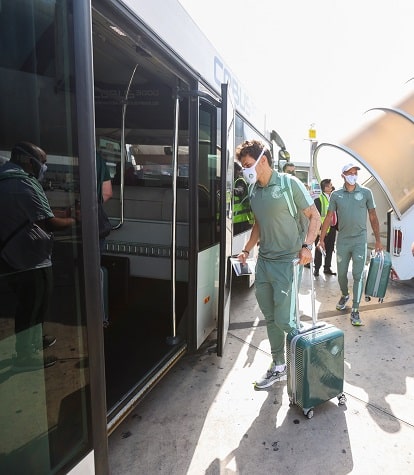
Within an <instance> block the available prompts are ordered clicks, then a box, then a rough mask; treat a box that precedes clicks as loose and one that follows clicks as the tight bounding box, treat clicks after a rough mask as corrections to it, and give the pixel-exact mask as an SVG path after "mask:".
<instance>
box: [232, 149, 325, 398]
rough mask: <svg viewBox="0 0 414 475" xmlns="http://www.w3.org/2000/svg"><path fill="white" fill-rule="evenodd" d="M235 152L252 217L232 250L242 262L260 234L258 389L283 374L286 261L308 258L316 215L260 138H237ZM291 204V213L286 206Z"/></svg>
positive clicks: (290, 311)
mask: <svg viewBox="0 0 414 475" xmlns="http://www.w3.org/2000/svg"><path fill="white" fill-rule="evenodd" d="M236 156H237V159H238V160H239V161H240V162H241V164H242V166H243V169H244V170H243V174H244V177H245V179H246V181H247V182H248V184H249V186H250V188H249V195H250V204H251V208H252V210H253V213H254V218H255V222H254V225H253V228H252V231H251V234H250V237H249V240H248V241H247V243H246V245H245V247H244V249H243V250H242V252H241V253H240V254H239V256H238V257H239V259H240V260H241V261H242V262H245V260H246V259H247V257H248V255H249V253H250V252H251V250H252V249H253V247H254V246H255V245H256V244H257V242H258V241H259V240H260V247H259V257H258V260H257V265H256V279H255V286H256V298H257V302H258V304H259V307H260V310H261V311H262V313H263V315H264V317H265V320H266V328H267V334H268V338H269V343H270V348H271V353H272V363H271V365H270V367H269V369H268V370H267V372H266V373H265V374H264V375H263V376H262V377H261V379H259V380H257V381H256V382H255V387H256V388H258V389H262V388H266V387H269V386H271V385H272V384H273V383H275V382H276V381H277V380H278V379H280V377H281V376H282V375H284V374H286V364H285V333H288V332H290V331H291V330H293V329H294V328H295V315H296V313H295V312H296V295H295V291H294V290H295V289H294V288H293V285H292V284H293V280H294V279H293V264H292V261H293V259H295V258H299V264H300V265H304V264H307V263H309V262H310V261H311V260H312V252H311V249H312V243H313V242H314V241H315V238H316V235H317V232H318V229H319V227H320V216H319V213H318V210H317V209H316V206H315V204H314V202H313V200H312V198H311V196H310V195H309V193H308V191H307V190H306V188H305V186H304V185H303V184H302V183H301V182H300V180H298V179H297V178H295V177H293V176H291V175H288V174H285V173H279V172H277V171H276V170H274V169H273V167H272V157H271V155H270V152H269V151H268V150H267V149H266V147H265V146H264V145H263V144H262V143H261V142H259V141H257V140H251V141H246V142H243V143H242V144H241V145H240V146H239V147H238V148H237V151H236ZM289 183H290V186H289ZM288 199H289V200H290V201H289V203H288ZM292 205H294V208H295V209H296V213H294V212H292V211H291V210H292V207H293V206H292ZM302 213H303V215H305V216H306V218H308V219H309V225H308V228H307V230H305V232H304V233H303V232H302V227H301V225H300V215H301V214H302Z"/></svg>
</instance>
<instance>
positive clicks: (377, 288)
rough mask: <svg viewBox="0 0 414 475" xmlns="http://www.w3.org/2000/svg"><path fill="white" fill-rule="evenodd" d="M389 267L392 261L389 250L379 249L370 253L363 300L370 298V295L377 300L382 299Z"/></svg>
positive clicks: (380, 300) (389, 272)
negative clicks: (379, 250)
mask: <svg viewBox="0 0 414 475" xmlns="http://www.w3.org/2000/svg"><path fill="white" fill-rule="evenodd" d="M391 268H392V261H391V255H390V253H389V252H386V251H381V252H373V253H372V254H371V259H370V261H369V267H368V276H367V280H366V283H365V300H366V301H367V302H369V301H370V300H371V297H376V298H378V301H379V302H382V301H383V300H384V297H385V293H386V291H387V286H388V281H389V278H390V274H391Z"/></svg>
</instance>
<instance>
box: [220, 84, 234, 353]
mask: <svg viewBox="0 0 414 475" xmlns="http://www.w3.org/2000/svg"><path fill="white" fill-rule="evenodd" d="M221 90H222V111H221V150H222V153H221V183H220V185H221V186H220V196H221V197H222V199H221V200H220V234H221V236H220V272H219V276H220V278H219V311H218V324H217V355H218V356H222V355H223V349H224V344H225V341H226V337H227V330H228V327H229V320H230V292H231V276H232V268H231V262H230V257H231V254H232V239H233V236H232V234H233V233H232V226H233V209H232V207H233V206H232V203H233V195H232V193H233V166H234V140H235V138H234V137H235V130H234V127H235V112H234V107H233V103H232V100H231V96H230V91H229V88H228V84H222V86H221Z"/></svg>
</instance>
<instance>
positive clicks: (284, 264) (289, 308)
mask: <svg viewBox="0 0 414 475" xmlns="http://www.w3.org/2000/svg"><path fill="white" fill-rule="evenodd" d="M292 259H293V257H292ZM292 259H290V260H289V259H288V260H274V261H269V260H264V259H262V258H260V257H259V259H258V261H257V265H256V279H255V288H256V299H257V303H258V304H259V307H260V310H261V311H262V313H263V315H264V318H265V320H266V327H267V335H268V338H269V343H270V349H271V352H272V357H273V361H274V362H275V363H276V364H277V365H282V364H284V363H285V334H286V333H289V332H290V331H291V330H293V329H295V328H296V294H295V289H294V285H293V264H292ZM302 269H303V266H299V282H300V277H301V274H302Z"/></svg>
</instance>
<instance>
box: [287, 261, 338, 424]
mask: <svg viewBox="0 0 414 475" xmlns="http://www.w3.org/2000/svg"><path fill="white" fill-rule="evenodd" d="M297 262H298V261H297V260H295V261H294V264H293V268H294V271H293V275H294V291H295V292H296V330H294V331H292V332H291V333H289V334H288V335H287V337H286V363H287V391H288V396H289V401H290V404H291V405H297V406H299V407H300V408H301V409H302V410H303V413H304V415H305V416H307V417H308V419H310V418H311V417H313V411H314V408H315V407H316V406H319V405H320V404H322V403H324V402H326V401H329V400H330V399H332V398H334V397H337V398H338V403H339V404H345V402H346V397H345V394H344V392H343V387H344V332H343V331H342V330H340V329H339V328H337V327H335V326H334V325H330V324H326V323H324V322H318V321H317V317H316V312H315V296H314V284H313V278H312V277H311V282H312V284H311V298H312V325H310V326H307V327H305V326H302V325H301V322H300V317H299V305H298V303H299V298H298V267H299V265H298V264H297ZM311 270H312V266H311Z"/></svg>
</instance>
